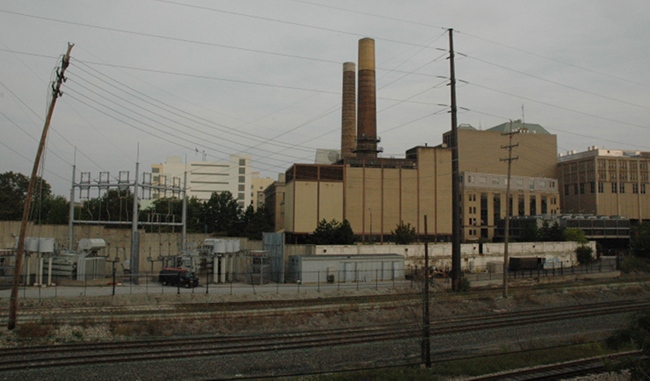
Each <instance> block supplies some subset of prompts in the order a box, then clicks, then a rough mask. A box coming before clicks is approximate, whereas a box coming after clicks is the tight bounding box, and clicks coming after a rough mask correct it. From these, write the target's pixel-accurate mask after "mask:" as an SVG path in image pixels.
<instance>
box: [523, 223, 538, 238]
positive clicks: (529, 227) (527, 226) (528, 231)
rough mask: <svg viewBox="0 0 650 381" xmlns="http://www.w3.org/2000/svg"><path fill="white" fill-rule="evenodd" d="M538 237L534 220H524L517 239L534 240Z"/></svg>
mask: <svg viewBox="0 0 650 381" xmlns="http://www.w3.org/2000/svg"><path fill="white" fill-rule="evenodd" d="M538 237H539V229H538V228H537V223H536V222H535V221H526V223H524V224H523V226H522V228H521V234H520V235H519V241H521V242H536V241H537V239H538Z"/></svg>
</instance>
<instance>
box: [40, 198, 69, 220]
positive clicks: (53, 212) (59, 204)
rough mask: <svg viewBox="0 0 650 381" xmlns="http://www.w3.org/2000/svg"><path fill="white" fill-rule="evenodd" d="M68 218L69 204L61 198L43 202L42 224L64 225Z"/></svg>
mask: <svg viewBox="0 0 650 381" xmlns="http://www.w3.org/2000/svg"><path fill="white" fill-rule="evenodd" d="M69 217H70V202H69V201H68V200H67V199H66V198H65V197H63V196H52V197H50V198H48V199H47V200H44V201H43V220H42V221H43V223H44V224H48V225H66V224H67V223H68V220H69Z"/></svg>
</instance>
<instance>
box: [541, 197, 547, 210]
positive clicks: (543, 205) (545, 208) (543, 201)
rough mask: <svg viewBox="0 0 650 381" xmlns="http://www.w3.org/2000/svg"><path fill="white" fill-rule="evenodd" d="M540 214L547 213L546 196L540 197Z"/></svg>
mask: <svg viewBox="0 0 650 381" xmlns="http://www.w3.org/2000/svg"><path fill="white" fill-rule="evenodd" d="M541 206H542V210H541V212H542V214H547V213H548V198H547V197H546V196H542V205H541Z"/></svg>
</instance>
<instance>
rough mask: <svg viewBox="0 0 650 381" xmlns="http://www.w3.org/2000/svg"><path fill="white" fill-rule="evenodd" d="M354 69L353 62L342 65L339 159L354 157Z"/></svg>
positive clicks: (355, 112)
mask: <svg viewBox="0 0 650 381" xmlns="http://www.w3.org/2000/svg"><path fill="white" fill-rule="evenodd" d="M356 93H357V91H356V67H355V65H354V62H345V63H344V64H343V100H342V102H343V103H342V111H341V157H342V158H343V159H347V158H352V157H354V156H355V155H354V151H355V150H356V149H357V141H356V135H357V104H356Z"/></svg>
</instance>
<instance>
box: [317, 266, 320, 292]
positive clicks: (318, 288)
mask: <svg viewBox="0 0 650 381" xmlns="http://www.w3.org/2000/svg"><path fill="white" fill-rule="evenodd" d="M316 291H317V292H320V270H318V286H317V288H316Z"/></svg>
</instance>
